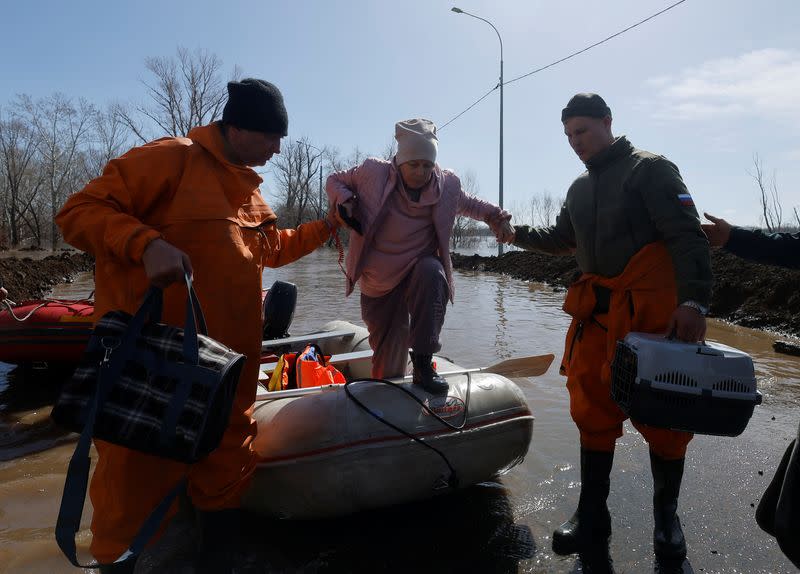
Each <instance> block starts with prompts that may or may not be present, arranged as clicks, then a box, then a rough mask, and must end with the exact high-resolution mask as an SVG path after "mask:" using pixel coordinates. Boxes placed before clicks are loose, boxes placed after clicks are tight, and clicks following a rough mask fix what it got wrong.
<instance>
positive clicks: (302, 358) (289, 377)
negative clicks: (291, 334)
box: [267, 344, 347, 391]
mask: <svg viewBox="0 0 800 574" xmlns="http://www.w3.org/2000/svg"><path fill="white" fill-rule="evenodd" d="M328 358H329V357H325V355H323V354H322V350H321V349H320V348H319V346H318V345H315V344H310V345H307V346H306V348H305V349H303V351H302V352H300V353H284V354H283V355H281V357H280V359H278V364H277V365H276V366H275V370H274V371H272V376H271V377H270V380H269V385H268V386H267V389H268V390H270V391H282V390H286V389H302V388H307V387H320V386H322V385H332V384H338V385H343V384H344V383H345V382H347V381H346V379H345V377H344V375H343V374H342V373H341V371H339V370H338V369H337V368H336V367H334V366H333V365H329V364H328V362H327V360H328Z"/></svg>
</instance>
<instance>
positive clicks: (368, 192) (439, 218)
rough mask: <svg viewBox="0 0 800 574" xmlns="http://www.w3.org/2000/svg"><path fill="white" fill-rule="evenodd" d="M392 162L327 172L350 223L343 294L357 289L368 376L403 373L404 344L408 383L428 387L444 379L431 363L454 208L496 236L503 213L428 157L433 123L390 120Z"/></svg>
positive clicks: (446, 293) (447, 286) (446, 283)
mask: <svg viewBox="0 0 800 574" xmlns="http://www.w3.org/2000/svg"><path fill="white" fill-rule="evenodd" d="M395 139H396V140H397V153H396V155H395V156H394V159H393V160H392V161H385V160H381V159H376V158H369V159H367V160H366V161H365V162H364V163H362V164H361V165H359V166H357V167H354V168H352V169H350V170H348V171H342V172H338V173H335V174H333V175H331V176H330V177H329V178H328V183H327V193H328V197H329V199H330V200H331V203H333V204H335V205H336V206H337V208H338V209H339V212H340V213H342V215H343V219H344V222H345V224H346V225H348V227H349V228H350V229H351V232H350V246H349V249H348V253H347V295H350V293H352V292H353V288H354V286H355V284H356V283H358V284H359V287H360V289H361V317H362V319H363V320H364V323H365V324H366V325H367V329H368V330H369V344H370V347H371V348H372V350H373V351H374V355H373V358H372V376H373V377H376V378H384V377H394V376H398V375H404V374H405V370H406V364H407V358H406V356H407V353H408V350H409V346H410V347H411V348H412V349H413V350H412V351H411V362H412V364H413V367H414V383H417V384H420V385H422V387H423V388H424V389H425V390H426V391H428V392H430V393H435V394H441V393H446V392H447V389H448V385H447V381H446V380H445V379H444V378H443V377H441V376H439V375H438V374H437V373H436V372H435V370H434V368H433V364H432V362H431V358H432V355H433V353H435V352H437V351H438V350H439V349H440V348H441V345H440V343H439V333H440V332H441V330H442V324H443V323H444V315H445V309H446V306H447V302H448V300H450V301H452V300H453V294H454V292H455V290H454V287H453V268H452V263H451V261H450V251H449V243H450V235H451V233H452V230H453V223H454V222H455V218H456V216H458V215H465V216H467V217H470V218H472V219H476V220H479V221H483V222H485V223H487V224H489V226H490V227H491V228H492V231H494V233H495V235H496V236H497V237H498V239H499V240H501V241H506V240H507V239H508V238H507V237H506V233H507V230H508V229H509V226H508V225H505V226H504V225H503V224H504V223H505V222H507V221H508V220H509V219H510V218H511V214H510V213H508V212H506V211H503V210H502V209H500V208H499V207H497V206H495V205H492V204H490V203H487V202H485V201H482V200H480V199H478V198H476V197H473V196H470V195H467V194H466V193H464V190H463V189H462V188H461V182H460V180H459V179H458V177H457V176H456V175H455V174H454V173H453V172H452V171H448V170H443V169H441V168H440V167H439V166H438V165H437V164H436V152H437V147H438V139H437V137H436V126H435V125H434V124H433V123H432V122H431V121H429V120H425V119H412V120H407V121H402V122H398V123H397V124H396V125H395Z"/></svg>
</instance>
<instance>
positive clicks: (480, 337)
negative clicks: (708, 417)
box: [0, 252, 800, 574]
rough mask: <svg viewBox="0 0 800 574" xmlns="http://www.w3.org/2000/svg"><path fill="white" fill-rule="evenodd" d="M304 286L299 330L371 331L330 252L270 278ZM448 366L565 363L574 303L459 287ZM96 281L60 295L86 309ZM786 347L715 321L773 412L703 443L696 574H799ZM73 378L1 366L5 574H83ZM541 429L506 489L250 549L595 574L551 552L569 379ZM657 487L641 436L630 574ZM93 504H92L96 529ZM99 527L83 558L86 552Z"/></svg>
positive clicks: (281, 555) (569, 464) (291, 534)
mask: <svg viewBox="0 0 800 574" xmlns="http://www.w3.org/2000/svg"><path fill="white" fill-rule="evenodd" d="M275 279H281V280H285V281H291V282H293V283H295V284H297V286H298V288H299V292H300V305H299V306H298V310H297V312H296V315H295V320H294V325H293V328H292V331H293V332H294V333H302V332H306V331H310V330H313V329H314V328H315V327H318V326H319V325H321V324H322V323H324V322H326V321H328V320H331V319H344V320H347V321H353V322H359V310H358V299H357V297H350V298H348V299H346V300H345V299H343V297H342V295H343V290H344V284H343V276H342V274H341V271H340V270H339V268H338V266H337V265H336V262H335V259H334V258H333V256H332V255H331V254H330V253H329V252H320V253H317V254H313V255H311V256H309V257H308V258H306V259H304V260H302V261H301V262H298V263H296V264H294V265H291V266H289V267H287V268H283V269H279V270H270V271H268V272H267V273H266V274H265V277H264V284H265V286H269V285H270V284H271V283H272V281H273V280H275ZM456 286H457V292H456V304H455V306H454V307H450V308H449V310H448V315H447V320H446V323H445V328H444V333H443V337H442V338H443V349H442V353H443V354H444V355H447V356H449V357H451V358H452V359H454V360H455V361H456V362H458V363H460V364H463V365H464V366H481V365H484V366H485V365H489V364H492V363H494V362H496V361H498V360H501V359H504V358H507V357H514V356H523V355H534V354H540V353H555V354H556V355H557V356H560V352H561V351H562V341H563V333H564V330H565V328H566V326H567V318H566V316H565V315H564V314H563V313H562V312H561V310H560V304H561V300H562V297H563V294H561V293H554V292H552V290H550V289H549V288H547V287H545V286H541V285H535V284H526V283H522V282H520V281H516V280H512V279H508V278H505V277H502V276H493V275H483V274H478V273H457V274H456ZM91 288H92V287H91V275H90V274H86V275H85V276H83V277H82V278H81V279H80V280H79V281H77V282H76V283H73V284H71V285H65V286H61V287H59V288H58V289H57V291H56V293H54V295H56V296H59V297H65V298H67V297H75V298H77V297H81V296H84V295H86V294H87V293H88V292H89V291H91ZM774 338H775V337H774V336H773V335H770V334H766V333H762V332H757V331H752V330H748V329H743V328H739V327H733V326H730V325H726V324H722V323H717V322H713V321H712V322H711V326H710V330H709V339H712V340H716V341H720V342H723V343H726V344H729V345H732V346H734V347H737V348H739V349H742V350H744V351H746V352H748V353H750V354H751V355H752V356H753V357H754V359H755V360H756V363H757V375H758V378H759V384H760V390H761V391H762V393H763V394H764V404H763V405H762V406H760V407H758V408H757V409H756V412H755V414H754V415H753V418H752V419H751V422H750V424H749V426H748V428H747V430H746V431H745V432H744V433H743V434H742V435H741V436H739V437H736V438H721V437H707V436H698V437H696V438H695V440H694V441H693V443H692V444H691V445H690V449H689V454H688V457H687V464H686V473H685V476H684V483H683V489H682V491H683V494H682V496H681V506H680V514H681V519H682V522H683V524H684V530H685V532H686V536H687V540H688V544H689V557H690V560H691V562H692V565H693V566H694V569H695V571H696V572H711V573H726V574H728V573H736V572H741V573H768V572H769V573H783V572H786V573H789V572H795V571H796V570H795V569H794V568H793V567H792V565H791V564H790V563H789V562H788V561H787V560H786V559H785V558H784V557H783V556H782V554H781V552H780V550H779V549H778V547H777V544H776V543H775V542H774V541H773V540H771V539H770V538H769V537H768V536H766V535H765V534H763V533H762V532H761V531H760V530H759V529H758V527H757V526H756V524H755V521H754V519H753V513H754V506H755V505H757V503H758V500H759V497H760V495H761V493H762V492H763V490H764V488H766V486H767V484H768V481H769V478H770V477H771V474H772V471H773V469H774V467H775V466H776V464H777V462H778V460H779V459H780V455H781V454H782V452H783V450H784V448H785V446H786V444H787V443H788V442H789V441H790V440H791V438H792V437H793V436H794V435H795V433H796V431H797V424H798V421H800V386H798V385H800V358H796V357H788V356H784V355H777V354H775V353H773V352H772V348H771V344H772V341H773V340H774ZM58 380H59V376H58V375H57V374H53V373H50V372H45V373H41V372H37V371H29V372H21V371H20V370H19V369H17V370H12V368H11V366H7V365H2V364H0V572H14V573H26V574H27V573H32V572H47V573H53V572H69V571H74V569H72V568H71V567H69V566H68V565H67V563H66V561H65V560H64V559H63V558H62V557H61V556H60V554H59V550H58V548H57V547H56V546H55V543H54V541H53V524H54V522H55V516H56V513H57V510H58V503H59V500H60V494H61V488H62V485H63V478H64V470H65V468H66V465H67V461H68V459H69V457H70V455H71V453H72V449H73V447H74V437H73V436H70V435H64V434H63V433H61V432H60V431H59V430H58V429H56V428H55V427H53V426H52V425H51V424H50V422H49V419H48V418H47V415H48V413H49V408H50V405H51V404H52V401H53V398H54V396H55V394H56V390H57V385H58ZM519 385H520V386H521V387H522V388H523V390H524V392H525V394H526V396H527V398H528V401H529V403H530V405H531V408H532V410H533V412H534V414H535V416H536V422H535V429H534V439H533V444H532V446H531V450H530V452H529V454H528V456H527V458H526V459H525V461H524V462H523V463H522V464H521V465H520V466H518V467H516V468H514V469H513V470H512V471H511V472H510V473H508V474H507V475H505V476H503V477H502V478H501V479H500V480H498V481H497V482H493V483H489V484H484V485H480V486H478V487H475V488H472V489H468V490H467V491H465V492H463V493H460V494H458V495H456V496H449V497H442V498H440V499H438V500H436V501H433V502H429V503H426V504H418V505H413V506H410V507H407V508H399V509H393V510H389V511H382V512H375V513H370V514H367V515H364V516H358V517H353V518H349V519H343V520H338V521H328V522H325V523H305V524H302V525H292V524H288V525H287V524H283V523H276V522H273V521H267V520H264V521H260V520H259V521H251V522H249V523H248V531H249V532H250V534H249V536H248V541H247V544H246V551H247V552H248V553H249V554H250V559H251V562H253V563H256V564H261V565H262V569H263V571H280V572H381V571H392V572H428V571H435V572H533V573H540V572H541V573H545V572H553V573H571V572H579V571H580V569H579V567H578V565H577V564H576V560H575V558H571V557H566V558H565V557H559V556H555V555H554V554H553V553H552V551H551V550H550V535H551V532H552V530H553V528H554V527H556V526H557V525H558V524H559V523H560V522H561V521H562V520H564V519H565V518H567V517H568V516H569V515H570V514H571V513H572V511H573V510H574V506H575V504H576V502H577V496H578V492H579V482H578V480H579V474H578V468H577V462H578V433H577V431H576V430H575V427H574V425H573V423H572V421H571V420H570V418H569V413H568V397H567V392H566V389H565V388H564V379H563V378H562V377H560V376H559V375H558V372H557V368H556V366H555V365H554V366H553V367H551V369H550V370H549V372H548V373H547V374H545V375H544V376H542V377H538V378H536V379H524V380H521V381H519ZM651 482H652V481H651V478H650V471H649V460H648V457H647V448H646V445H645V443H644V441H643V440H642V438H641V437H640V436H639V435H638V434H637V433H636V432H635V430H633V428H632V427H630V426H626V434H625V435H624V436H623V437H622V439H620V441H619V443H618V448H617V454H616V458H615V463H614V470H613V473H612V486H611V495H610V497H609V506H610V508H611V512H612V521H613V522H612V525H613V531H614V534H613V538H612V545H611V552H612V556H613V557H614V560H615V565H616V568H617V572H628V573H639V572H647V571H652V544H651V532H652V530H651V529H652V519H651V503H650V497H651V492H652V491H651V488H652V486H651ZM90 515H91V506H90V505H88V503H87V508H86V510H85V516H84V520H83V522H84V524H85V525H88V519H89V516H90ZM87 543H88V533H87V531H86V530H85V529H83V530H82V531H81V533H80V535H79V545H80V546H83V547H84V548H85V547H86V545H87Z"/></svg>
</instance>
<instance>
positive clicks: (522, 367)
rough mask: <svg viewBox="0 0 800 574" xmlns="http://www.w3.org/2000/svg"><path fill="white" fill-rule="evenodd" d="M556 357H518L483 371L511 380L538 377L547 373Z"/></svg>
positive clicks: (551, 355)
mask: <svg viewBox="0 0 800 574" xmlns="http://www.w3.org/2000/svg"><path fill="white" fill-rule="evenodd" d="M554 358H555V355H553V354H548V355H536V356H533V357H517V358H514V359H506V360H505V361H500V362H499V363H495V364H494V365H492V366H491V367H486V368H485V369H481V370H483V371H485V372H488V373H494V374H496V375H502V376H504V377H507V378H509V379H519V378H522V377H538V376H539V375H543V374H545V373H546V372H547V369H549V368H550V365H551V364H552V363H553V359H554Z"/></svg>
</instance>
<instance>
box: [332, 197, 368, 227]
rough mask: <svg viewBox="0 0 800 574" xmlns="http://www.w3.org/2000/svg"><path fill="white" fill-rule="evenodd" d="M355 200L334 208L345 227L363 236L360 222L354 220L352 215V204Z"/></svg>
mask: <svg viewBox="0 0 800 574" xmlns="http://www.w3.org/2000/svg"><path fill="white" fill-rule="evenodd" d="M354 201H355V200H348V201H346V202H345V203H340V204H338V205H337V206H336V209H337V211H338V212H339V217H341V218H342V221H344V222H345V224H346V225H347V227H349V228H350V229H352V230H353V231H355V232H356V233H358V234H359V235H364V233H363V232H362V230H361V222H360V221H359V220H358V219H356V218H355V216H354V215H353V203H354Z"/></svg>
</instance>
